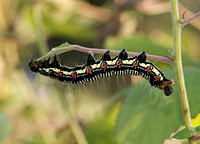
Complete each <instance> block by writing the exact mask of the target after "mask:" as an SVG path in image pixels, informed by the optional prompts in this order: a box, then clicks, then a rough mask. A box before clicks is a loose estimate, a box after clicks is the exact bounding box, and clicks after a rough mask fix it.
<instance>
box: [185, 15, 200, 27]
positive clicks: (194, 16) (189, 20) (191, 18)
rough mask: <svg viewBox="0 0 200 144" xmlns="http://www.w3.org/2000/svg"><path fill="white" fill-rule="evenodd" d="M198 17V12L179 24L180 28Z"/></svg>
mask: <svg viewBox="0 0 200 144" xmlns="http://www.w3.org/2000/svg"><path fill="white" fill-rule="evenodd" d="M199 16H200V12H198V13H196V14H194V15H192V16H190V17H188V18H187V19H186V20H184V21H182V22H181V27H184V26H185V25H187V24H189V23H190V22H191V21H193V20H194V19H196V18H197V17H199Z"/></svg>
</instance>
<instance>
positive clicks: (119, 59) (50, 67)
mask: <svg viewBox="0 0 200 144" xmlns="http://www.w3.org/2000/svg"><path fill="white" fill-rule="evenodd" d="M29 67H30V69H31V70H32V71H33V72H36V73H37V72H39V73H40V74H42V75H44V76H48V77H50V78H53V79H58V80H59V81H62V82H66V83H72V84H82V83H85V82H87V81H94V80H96V79H98V78H105V77H109V76H112V75H126V74H129V75H136V76H142V77H143V78H145V79H146V80H148V81H149V83H150V84H151V86H154V87H157V88H159V89H161V90H163V91H164V94H165V95H166V96H169V95H171V94H172V93H173V88H172V85H173V80H168V79H167V78H166V77H165V76H164V73H162V72H161V70H159V69H158V68H157V67H156V66H155V65H154V64H152V63H151V62H148V61H147V56H146V53H145V52H144V51H143V52H142V53H141V54H139V55H138V56H136V57H131V58H129V57H128V54H127V52H126V50H125V49H123V50H122V51H121V52H120V53H119V55H118V56H116V57H114V58H111V56H110V52H109V51H107V52H106V53H105V54H104V55H103V56H102V58H101V59H100V60H98V61H96V60H95V59H94V57H93V56H92V55H91V54H89V55H88V59H87V62H86V64H85V65H82V66H77V67H74V68H70V67H66V66H62V65H60V64H59V61H58V59H57V56H54V58H53V60H51V61H50V58H49V59H47V60H43V61H42V60H33V59H31V61H30V62H29Z"/></svg>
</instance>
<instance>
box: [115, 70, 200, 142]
mask: <svg viewBox="0 0 200 144" xmlns="http://www.w3.org/2000/svg"><path fill="white" fill-rule="evenodd" d="M184 71H185V80H186V87H187V90H188V97H189V104H190V108H191V114H192V116H195V115H196V114H197V113H198V112H200V105H199V101H200V97H199V92H198V91H199V83H200V69H195V68H189V69H185V70H184ZM173 72H174V71H173V70H171V72H170V73H167V74H166V77H167V78H173V79H175V76H174V73H173ZM176 83H177V82H176V80H175V86H174V93H173V94H172V95H171V96H169V97H166V96H164V94H163V92H162V91H160V90H158V89H155V88H153V87H151V86H150V85H149V83H148V82H147V81H144V82H143V83H141V84H140V85H137V86H134V87H130V88H127V89H125V90H123V91H122V92H120V93H119V94H120V95H127V96H128V97H127V98H126V100H125V103H124V104H123V105H122V108H121V110H120V113H119V116H118V120H117V126H116V130H115V137H116V139H117V141H118V143H119V144H122V143H123V144H129V143H133V142H134V143H140V144H149V143H153V144H161V143H163V142H164V140H165V139H167V138H169V136H170V134H171V133H172V132H174V131H175V130H176V129H178V127H180V126H181V125H183V117H182V111H181V106H180V105H181V104H180V102H179V101H180V100H179V95H178V90H177V87H176Z"/></svg>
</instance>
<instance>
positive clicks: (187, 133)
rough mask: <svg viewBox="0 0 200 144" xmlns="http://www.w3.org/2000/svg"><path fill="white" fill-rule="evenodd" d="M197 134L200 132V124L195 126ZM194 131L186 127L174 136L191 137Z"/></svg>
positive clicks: (180, 137) (177, 137)
mask: <svg viewBox="0 0 200 144" xmlns="http://www.w3.org/2000/svg"><path fill="white" fill-rule="evenodd" d="M194 129H195V132H196V134H200V126H198V127H196V128H194ZM192 136H193V135H192V133H191V132H190V130H189V129H188V128H184V129H182V130H181V131H179V132H177V133H175V134H174V135H173V136H172V138H176V139H186V138H190V137H192Z"/></svg>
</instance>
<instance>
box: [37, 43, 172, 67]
mask: <svg viewBox="0 0 200 144" xmlns="http://www.w3.org/2000/svg"><path fill="white" fill-rule="evenodd" d="M71 50H76V51H80V52H84V53H98V54H104V53H105V52H106V51H108V50H106V49H100V48H87V47H83V46H79V45H69V46H67V47H62V48H60V47H56V48H53V49H52V50H51V51H49V52H48V53H47V54H46V55H44V56H42V57H41V58H39V59H37V60H43V59H48V58H49V57H52V56H55V55H59V54H62V53H65V52H68V51H71ZM119 53H120V51H118V50H110V54H114V55H118V54H119ZM127 53H128V55H129V56H132V57H134V56H138V55H139V54H140V53H137V52H127ZM147 58H148V59H149V60H156V61H161V62H164V63H169V64H172V63H173V60H172V59H171V58H169V57H164V56H157V55H151V54H147Z"/></svg>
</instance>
